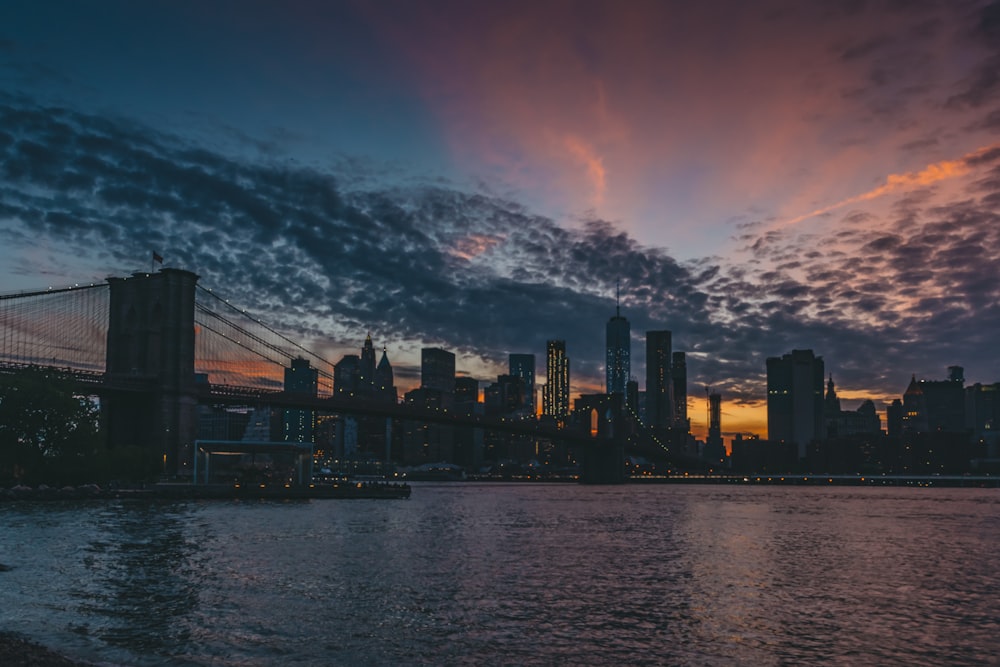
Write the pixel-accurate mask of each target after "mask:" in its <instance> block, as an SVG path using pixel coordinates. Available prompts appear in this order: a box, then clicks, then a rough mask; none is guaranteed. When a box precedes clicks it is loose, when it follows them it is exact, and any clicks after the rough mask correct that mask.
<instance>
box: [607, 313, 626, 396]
mask: <svg viewBox="0 0 1000 667" xmlns="http://www.w3.org/2000/svg"><path fill="white" fill-rule="evenodd" d="M616 296H618V297H620V295H616ZM605 331H606V334H607V337H606V341H607V344H606V347H605V350H606V359H605V367H604V372H605V391H606V392H607V393H609V394H621V395H622V397H624V396H625V391H626V389H627V385H628V381H629V378H630V377H631V376H630V373H631V370H632V369H631V356H632V330H631V327H630V326H629V323H628V320H627V319H625V318H624V317H622V313H621V299H620V298H618V299H617V302H616V304H615V316H614V317H612V318H611V319H610V320H608V326H607V328H606V330H605Z"/></svg>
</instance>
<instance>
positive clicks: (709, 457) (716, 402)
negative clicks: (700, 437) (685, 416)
mask: <svg viewBox="0 0 1000 667" xmlns="http://www.w3.org/2000/svg"><path fill="white" fill-rule="evenodd" d="M702 457H703V458H704V459H705V460H706V461H711V462H712V463H713V464H722V463H724V462H725V460H726V445H725V443H724V442H722V395H721V394H719V393H717V392H712V393H711V394H709V395H708V437H707V438H705V449H704V450H703V451H702Z"/></svg>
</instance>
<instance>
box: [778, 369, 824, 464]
mask: <svg viewBox="0 0 1000 667" xmlns="http://www.w3.org/2000/svg"><path fill="white" fill-rule="evenodd" d="M823 376H824V373H823V358H822V357H817V356H815V355H814V354H813V351H812V350H792V352H791V353H790V354H786V355H784V356H782V357H770V358H768V360H767V438H768V440H771V441H773V442H793V443H795V445H796V447H797V453H798V458H799V459H804V458H805V457H806V451H807V447H808V446H809V443H810V442H812V441H813V440H816V439H819V438H823V437H825V433H824V411H823V408H824V404H823Z"/></svg>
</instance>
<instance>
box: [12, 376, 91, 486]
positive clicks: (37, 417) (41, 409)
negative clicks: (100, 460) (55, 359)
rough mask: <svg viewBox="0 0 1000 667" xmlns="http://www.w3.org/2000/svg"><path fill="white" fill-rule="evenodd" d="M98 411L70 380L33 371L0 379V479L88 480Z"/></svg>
mask: <svg viewBox="0 0 1000 667" xmlns="http://www.w3.org/2000/svg"><path fill="white" fill-rule="evenodd" d="M98 416H99V410H98V406H97V404H96V403H95V402H94V401H93V400H92V399H91V397H89V396H86V395H83V394H81V393H80V392H79V391H78V390H77V389H76V385H75V382H74V381H73V379H72V378H69V377H67V376H66V375H64V374H62V373H60V372H58V371H56V370H53V369H46V368H39V367H31V368H25V369H21V370H18V371H15V372H12V373H7V374H2V375H0V480H3V479H6V480H16V481H18V482H24V483H29V484H30V483H43V482H44V483H47V484H69V483H79V482H83V481H92V480H93V475H94V473H95V472H96V469H95V466H96V462H97V452H98V449H99V446H100V434H99V431H98Z"/></svg>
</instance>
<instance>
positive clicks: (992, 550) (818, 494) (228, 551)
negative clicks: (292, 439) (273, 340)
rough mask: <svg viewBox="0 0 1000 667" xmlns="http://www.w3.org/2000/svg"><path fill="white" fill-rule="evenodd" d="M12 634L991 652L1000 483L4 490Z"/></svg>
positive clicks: (848, 657) (565, 655)
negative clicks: (198, 497)
mask: <svg viewBox="0 0 1000 667" xmlns="http://www.w3.org/2000/svg"><path fill="white" fill-rule="evenodd" d="M0 531H2V532H0V563H4V564H6V565H9V566H12V568H13V569H11V570H10V571H8V572H2V573H0V630H9V631H14V632H19V633H21V634H24V635H27V636H29V637H31V638H33V639H35V640H37V641H40V642H41V643H44V644H46V645H49V646H51V647H54V648H56V649H57V650H60V651H62V652H65V653H68V654H70V655H73V656H75V657H79V658H83V659H87V660H92V661H98V662H103V663H110V664H125V665H168V664H169V665H272V664H282V665H421V664H434V665H439V664H449V665H452V664H469V665H481V664H510V665H522V664H528V665H553V664H588V665H620V664H628V665H662V664H670V665H674V664H691V665H732V664H752V665H791V664H802V663H812V664H817V663H822V664H844V665H856V664H906V665H940V664H942V663H947V664H1000V661H998V658H997V656H998V655H1000V491H998V490H997V489H911V488H888V489H886V488H883V489H873V488H848V487H837V488H811V487H794V488H788V487H769V486H748V487H743V486H739V487H733V486H687V485H684V486H665V485H664V486H621V487H585V486H576V485H569V484H563V485H528V484H520V485H517V484H513V485H499V484H482V485H477V484H453V485H432V484H423V485H419V484H418V485H414V491H413V496H412V498H411V499H409V500H406V501H385V500H381V501H368V500H357V501H353V500H345V501H313V502H294V503H293V502H289V503H273V502H271V503H268V502H176V503H165V502H164V503H161V502H154V503H150V502H98V503H93V504H83V505H81V504H79V503H77V504H52V503H38V504H31V505H23V504H18V505H15V504H6V505H0Z"/></svg>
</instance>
